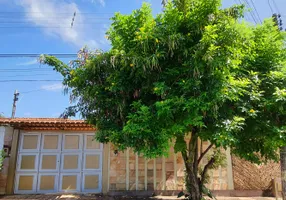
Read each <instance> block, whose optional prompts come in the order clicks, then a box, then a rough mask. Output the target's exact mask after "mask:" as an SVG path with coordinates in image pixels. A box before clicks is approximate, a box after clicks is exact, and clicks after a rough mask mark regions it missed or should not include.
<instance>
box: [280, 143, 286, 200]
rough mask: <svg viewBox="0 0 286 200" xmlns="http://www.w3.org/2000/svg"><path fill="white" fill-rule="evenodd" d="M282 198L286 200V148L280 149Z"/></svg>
mask: <svg viewBox="0 0 286 200" xmlns="http://www.w3.org/2000/svg"><path fill="white" fill-rule="evenodd" d="M280 164H281V181H282V197H283V199H284V200H286V146H284V147H281V148H280Z"/></svg>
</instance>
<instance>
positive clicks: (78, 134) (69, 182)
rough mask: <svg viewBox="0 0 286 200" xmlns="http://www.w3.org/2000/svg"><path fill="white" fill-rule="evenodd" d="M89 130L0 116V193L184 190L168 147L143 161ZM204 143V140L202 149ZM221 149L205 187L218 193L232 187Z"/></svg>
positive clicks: (179, 166)
mask: <svg viewBox="0 0 286 200" xmlns="http://www.w3.org/2000/svg"><path fill="white" fill-rule="evenodd" d="M94 134H96V130H95V129H94V128H93V127H92V126H90V125H88V124H86V123H85V122H84V121H83V120H70V119H58V118H15V119H9V118H0V148H3V147H4V149H5V150H6V151H7V152H9V153H8V154H9V155H8V157H7V158H6V159H5V160H4V163H3V169H2V171H1V174H0V194H23V193H33V194H34V193H64V192H69V193H104V194H107V193H108V194H122V192H126V191H133V192H135V193H138V194H139V193H144V194H152V192H154V191H155V192H157V193H163V194H170V193H175V192H177V191H178V190H182V189H184V163H183V159H182V157H181V155H180V154H175V153H174V151H173V149H170V155H169V157H168V158H156V159H150V160H148V159H145V158H143V157H140V156H138V155H136V154H134V153H133V152H132V150H126V151H125V152H117V151H116V149H114V147H113V146H112V145H111V144H100V143H98V142H96V141H94V140H93V136H94ZM207 146H208V144H207V143H203V149H205V148H206V147H207ZM225 153H226V158H227V165H226V167H220V168H219V169H218V170H213V171H210V179H209V184H208V187H209V188H210V189H212V190H215V191H217V192H218V191H221V192H225V191H233V190H234V189H235V184H236V183H234V181H235V177H234V176H233V168H232V166H233V164H232V161H231V155H230V152H229V150H227V151H225ZM235 161H236V162H237V159H235ZM205 162H206V160H204V161H203V163H205ZM235 169H237V167H235ZM234 174H237V172H236V171H234ZM238 174H239V173H238ZM246 178H247V177H246ZM239 181H240V179H239ZM244 181H245V180H244ZM267 181H268V180H267ZM268 182H269V181H268ZM242 189H243V188H242ZM248 189H256V190H257V188H248ZM258 189H259V188H258ZM225 194H226V193H225Z"/></svg>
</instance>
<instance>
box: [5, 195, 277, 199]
mask: <svg viewBox="0 0 286 200" xmlns="http://www.w3.org/2000/svg"><path fill="white" fill-rule="evenodd" d="M0 199H3V200H6V199H7V200H8V199H9V200H12V199H15V200H92V199H96V200H120V199H123V200H129V199H130V200H135V199H140V200H147V199H148V200H154V199H155V200H157V199H162V200H178V198H177V197H176V196H156V197H151V198H146V197H145V198H144V197H126V196H121V197H108V196H98V195H72V194H64V195H11V196H9V195H7V196H0ZM217 200H275V198H271V197H217ZM279 200H282V199H280V198H279Z"/></svg>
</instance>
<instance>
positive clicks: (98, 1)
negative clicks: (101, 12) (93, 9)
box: [87, 0, 105, 7]
mask: <svg viewBox="0 0 286 200" xmlns="http://www.w3.org/2000/svg"><path fill="white" fill-rule="evenodd" d="M87 1H90V2H91V3H99V4H100V5H101V6H102V7H104V6H105V0H87Z"/></svg>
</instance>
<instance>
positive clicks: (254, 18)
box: [244, 0, 257, 24]
mask: <svg viewBox="0 0 286 200" xmlns="http://www.w3.org/2000/svg"><path fill="white" fill-rule="evenodd" d="M244 2H245V3H246V4H247V5H248V8H250V11H249V12H250V15H251V17H252V19H253V20H254V22H255V23H256V24H257V21H256V17H255V15H254V14H253V11H252V9H251V6H250V4H249V3H248V1H247V0H244ZM247 5H246V6H247Z"/></svg>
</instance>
